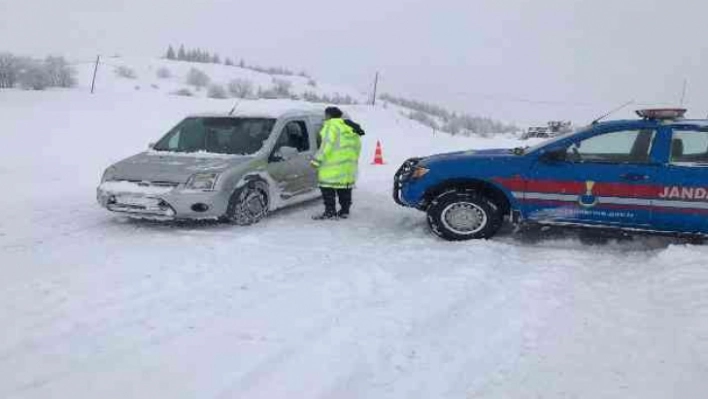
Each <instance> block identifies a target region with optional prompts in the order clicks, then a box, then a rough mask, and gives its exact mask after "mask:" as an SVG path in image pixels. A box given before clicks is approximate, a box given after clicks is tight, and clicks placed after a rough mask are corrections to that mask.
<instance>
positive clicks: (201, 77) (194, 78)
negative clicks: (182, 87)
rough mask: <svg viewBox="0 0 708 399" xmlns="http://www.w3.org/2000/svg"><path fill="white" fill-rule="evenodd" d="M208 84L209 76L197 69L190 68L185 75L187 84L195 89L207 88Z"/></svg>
mask: <svg viewBox="0 0 708 399" xmlns="http://www.w3.org/2000/svg"><path fill="white" fill-rule="evenodd" d="M209 82H211V79H210V78H209V76H208V75H207V74H206V73H204V72H202V71H200V70H199V69H197V68H192V69H190V70H189V72H188V73H187V84H188V85H192V86H194V87H196V88H197V89H201V88H202V87H206V86H208V85H209Z"/></svg>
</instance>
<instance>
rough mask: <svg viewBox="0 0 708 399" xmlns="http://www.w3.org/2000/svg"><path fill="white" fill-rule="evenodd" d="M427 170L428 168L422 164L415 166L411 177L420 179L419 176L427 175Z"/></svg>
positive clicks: (428, 170)
mask: <svg viewBox="0 0 708 399" xmlns="http://www.w3.org/2000/svg"><path fill="white" fill-rule="evenodd" d="M428 172H430V169H428V168H424V167H422V166H416V167H415V168H414V169H413V173H411V179H420V178H421V177H423V176H425V175H427V174H428Z"/></svg>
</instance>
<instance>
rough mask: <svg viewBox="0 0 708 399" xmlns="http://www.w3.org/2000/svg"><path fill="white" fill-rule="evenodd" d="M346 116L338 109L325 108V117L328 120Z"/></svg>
mask: <svg viewBox="0 0 708 399" xmlns="http://www.w3.org/2000/svg"><path fill="white" fill-rule="evenodd" d="M343 115H344V112H342V110H341V109H339V108H337V107H327V108H325V116H326V117H328V118H341V117H342V116H343Z"/></svg>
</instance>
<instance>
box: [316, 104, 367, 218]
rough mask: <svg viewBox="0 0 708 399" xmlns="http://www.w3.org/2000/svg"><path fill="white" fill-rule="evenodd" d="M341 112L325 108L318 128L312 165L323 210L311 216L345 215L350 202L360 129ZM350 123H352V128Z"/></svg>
mask: <svg viewBox="0 0 708 399" xmlns="http://www.w3.org/2000/svg"><path fill="white" fill-rule="evenodd" d="M342 116H343V113H342V110H340V109H339V108H337V107H328V108H327V109H325V123H324V126H323V127H322V131H320V139H321V142H322V144H321V145H320V148H319V150H318V151H317V154H315V157H314V159H313V160H312V166H313V167H315V168H317V180H318V182H319V186H320V190H322V198H323V199H324V206H325V210H324V213H323V214H322V215H317V216H315V217H313V219H315V220H322V219H336V218H343V219H346V218H348V217H349V210H350V208H351V206H352V188H353V187H354V184H355V183H356V177H357V171H358V168H359V154H360V153H361V140H360V138H359V136H360V135H363V134H364V131H363V130H362V129H361V128H360V127H359V125H357V124H356V123H353V122H351V121H349V120H347V121H345V120H344V119H342ZM352 126H355V127H356V131H355V129H354V128H353V127H352ZM337 198H339V206H340V210H339V212H337Z"/></svg>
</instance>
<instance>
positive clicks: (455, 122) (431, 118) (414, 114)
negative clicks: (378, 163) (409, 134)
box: [379, 94, 519, 135]
mask: <svg viewBox="0 0 708 399" xmlns="http://www.w3.org/2000/svg"><path fill="white" fill-rule="evenodd" d="M379 99H381V100H383V101H386V102H389V103H391V104H394V105H398V106H400V107H403V108H407V109H409V110H410V112H409V113H407V114H405V116H406V117H408V118H410V119H412V120H415V121H417V122H420V123H421V124H423V125H425V126H428V127H430V128H431V129H434V130H439V131H442V132H446V133H450V134H453V135H455V134H463V135H470V134H490V133H512V132H516V131H518V130H519V128H518V127H516V126H514V125H509V124H505V123H503V122H499V121H496V120H494V119H491V118H486V117H479V116H473V115H469V114H465V113H457V112H452V111H449V110H447V109H445V108H443V107H441V106H439V105H435V104H431V103H427V102H424V101H417V100H411V99H406V98H403V97H396V96H393V95H390V94H382V95H380V96H379Z"/></svg>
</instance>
